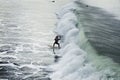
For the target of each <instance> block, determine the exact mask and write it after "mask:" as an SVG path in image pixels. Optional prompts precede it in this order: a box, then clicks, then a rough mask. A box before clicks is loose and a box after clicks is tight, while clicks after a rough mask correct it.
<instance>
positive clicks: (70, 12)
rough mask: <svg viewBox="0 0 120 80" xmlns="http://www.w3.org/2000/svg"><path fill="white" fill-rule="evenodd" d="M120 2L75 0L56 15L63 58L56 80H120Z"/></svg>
mask: <svg viewBox="0 0 120 80" xmlns="http://www.w3.org/2000/svg"><path fill="white" fill-rule="evenodd" d="M119 4H120V1H119V0H99V1H98V0H97V1H96V0H74V1H72V2H71V3H68V4H67V5H65V6H63V7H62V8H61V9H60V10H59V11H58V12H56V15H57V18H58V22H57V25H56V28H55V29H54V32H55V33H56V34H57V35H61V36H62V40H61V45H62V47H61V49H60V50H59V51H58V52H57V54H58V55H60V56H62V58H60V59H59V61H58V63H55V64H53V65H52V66H50V67H51V68H52V69H53V71H54V72H53V73H52V74H51V75H50V77H51V79H52V80H120V64H119V62H120V43H119V40H120V37H119V34H120V33H119V32H120V29H119V28H120V26H119V25H120V18H119V17H120V6H119Z"/></svg>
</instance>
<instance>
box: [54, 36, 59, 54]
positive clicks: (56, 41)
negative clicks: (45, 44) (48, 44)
mask: <svg viewBox="0 0 120 80" xmlns="http://www.w3.org/2000/svg"><path fill="white" fill-rule="evenodd" d="M60 39H61V36H60V35H57V36H56V37H55V39H54V40H55V42H54V43H53V52H54V48H55V44H57V45H58V48H59V49H60V44H59V40H60ZM54 53H55V52H54Z"/></svg>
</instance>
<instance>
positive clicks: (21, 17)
mask: <svg viewBox="0 0 120 80" xmlns="http://www.w3.org/2000/svg"><path fill="white" fill-rule="evenodd" d="M67 2H68V0H66V1H61V0H58V1H57V2H55V3H53V2H52V1H51V0H0V80H41V79H42V80H48V79H49V78H48V74H50V73H51V72H52V70H51V69H49V68H48V67H47V66H48V65H50V64H52V63H54V55H53V52H52V49H51V48H50V47H49V46H48V45H52V44H53V42H54V37H55V34H54V33H53V31H52V30H53V29H54V27H55V24H56V15H55V12H56V10H57V9H58V8H60V6H62V5H63V4H65V3H67Z"/></svg>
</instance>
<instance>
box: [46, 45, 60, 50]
mask: <svg viewBox="0 0 120 80" xmlns="http://www.w3.org/2000/svg"><path fill="white" fill-rule="evenodd" d="M48 47H49V48H50V49H53V46H52V45H48ZM54 49H58V47H57V46H54Z"/></svg>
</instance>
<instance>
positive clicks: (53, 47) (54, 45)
mask: <svg viewBox="0 0 120 80" xmlns="http://www.w3.org/2000/svg"><path fill="white" fill-rule="evenodd" d="M54 48H55V43H53V52H54V54H55V51H54Z"/></svg>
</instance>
